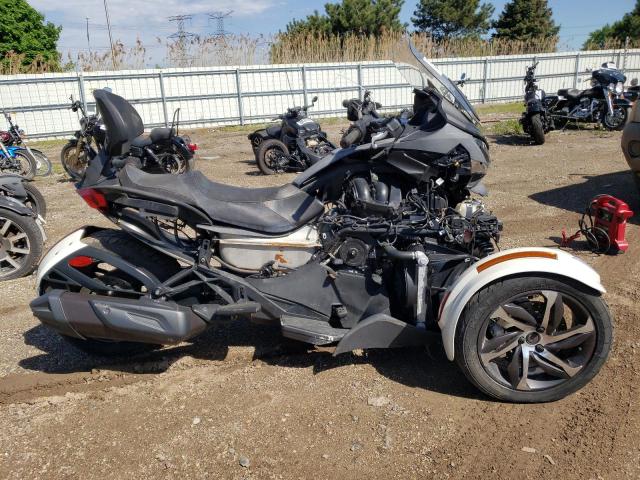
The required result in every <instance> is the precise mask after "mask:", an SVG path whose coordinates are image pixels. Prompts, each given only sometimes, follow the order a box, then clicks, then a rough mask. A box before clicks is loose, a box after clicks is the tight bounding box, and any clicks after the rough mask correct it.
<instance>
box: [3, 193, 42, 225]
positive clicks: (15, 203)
mask: <svg viewBox="0 0 640 480" xmlns="http://www.w3.org/2000/svg"><path fill="white" fill-rule="evenodd" d="M1 209H4V210H9V211H10V212H13V213H17V214H18V215H22V216H24V217H32V218H34V219H35V218H36V214H35V213H34V212H33V210H31V209H30V208H29V207H27V206H26V205H25V204H23V203H22V202H20V201H19V200H16V199H15V198H13V197H7V196H4V195H2V196H0V210H1Z"/></svg>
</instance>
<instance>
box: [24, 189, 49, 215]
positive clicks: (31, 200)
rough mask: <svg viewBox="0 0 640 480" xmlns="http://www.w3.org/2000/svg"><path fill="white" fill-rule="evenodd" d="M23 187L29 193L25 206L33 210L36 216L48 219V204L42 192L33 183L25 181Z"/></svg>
mask: <svg viewBox="0 0 640 480" xmlns="http://www.w3.org/2000/svg"><path fill="white" fill-rule="evenodd" d="M22 186H23V187H24V189H25V190H26V191H27V201H26V202H24V203H25V205H26V206H27V207H29V208H30V209H31V210H33V211H34V212H35V213H36V215H40V216H41V217H42V218H43V219H44V218H47V202H46V200H45V199H44V196H43V195H42V193H40V190H38V188H37V187H36V186H35V185H34V184H33V183H31V182H26V181H23V182H22Z"/></svg>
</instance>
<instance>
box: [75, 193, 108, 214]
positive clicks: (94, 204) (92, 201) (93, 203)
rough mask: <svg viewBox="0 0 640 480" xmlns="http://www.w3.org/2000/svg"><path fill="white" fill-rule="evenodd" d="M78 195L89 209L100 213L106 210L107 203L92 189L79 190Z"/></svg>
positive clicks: (103, 197)
mask: <svg viewBox="0 0 640 480" xmlns="http://www.w3.org/2000/svg"><path fill="white" fill-rule="evenodd" d="M78 195H80V196H81V197H82V199H83V200H84V201H85V203H86V204H87V205H89V206H90V207H91V208H95V209H96V210H99V211H101V212H103V211H105V210H107V208H108V207H109V203H108V202H107V198H106V197H105V196H104V194H103V193H102V192H99V191H98V190H95V189H93V188H81V189H80V190H78Z"/></svg>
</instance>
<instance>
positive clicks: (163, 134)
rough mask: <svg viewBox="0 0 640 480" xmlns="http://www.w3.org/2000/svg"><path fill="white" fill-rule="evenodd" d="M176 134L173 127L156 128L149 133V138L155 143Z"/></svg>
mask: <svg viewBox="0 0 640 480" xmlns="http://www.w3.org/2000/svg"><path fill="white" fill-rule="evenodd" d="M174 135H175V130H174V129H173V128H154V129H153V130H151V133H150V134H149V138H150V139H151V141H152V142H153V143H157V142H161V141H163V140H169V139H170V138H171V137H173V136H174Z"/></svg>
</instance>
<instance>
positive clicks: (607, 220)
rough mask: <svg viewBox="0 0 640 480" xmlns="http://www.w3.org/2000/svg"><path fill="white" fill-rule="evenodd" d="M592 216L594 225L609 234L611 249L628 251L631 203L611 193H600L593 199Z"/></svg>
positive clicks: (631, 214) (631, 213)
mask: <svg viewBox="0 0 640 480" xmlns="http://www.w3.org/2000/svg"><path fill="white" fill-rule="evenodd" d="M591 216H592V217H593V226H594V227H597V228H601V229H602V230H604V231H605V232H607V234H608V235H609V239H610V240H611V250H613V251H616V250H617V251H618V252H626V251H627V249H628V248H629V244H628V243H627V240H626V239H625V231H626V229H627V220H628V219H629V218H631V217H632V216H633V212H632V211H631V209H630V208H629V205H627V204H626V203H625V202H623V201H622V200H619V199H617V198H615V197H612V196H611V195H598V196H597V197H595V198H594V199H593V200H592V201H591Z"/></svg>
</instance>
